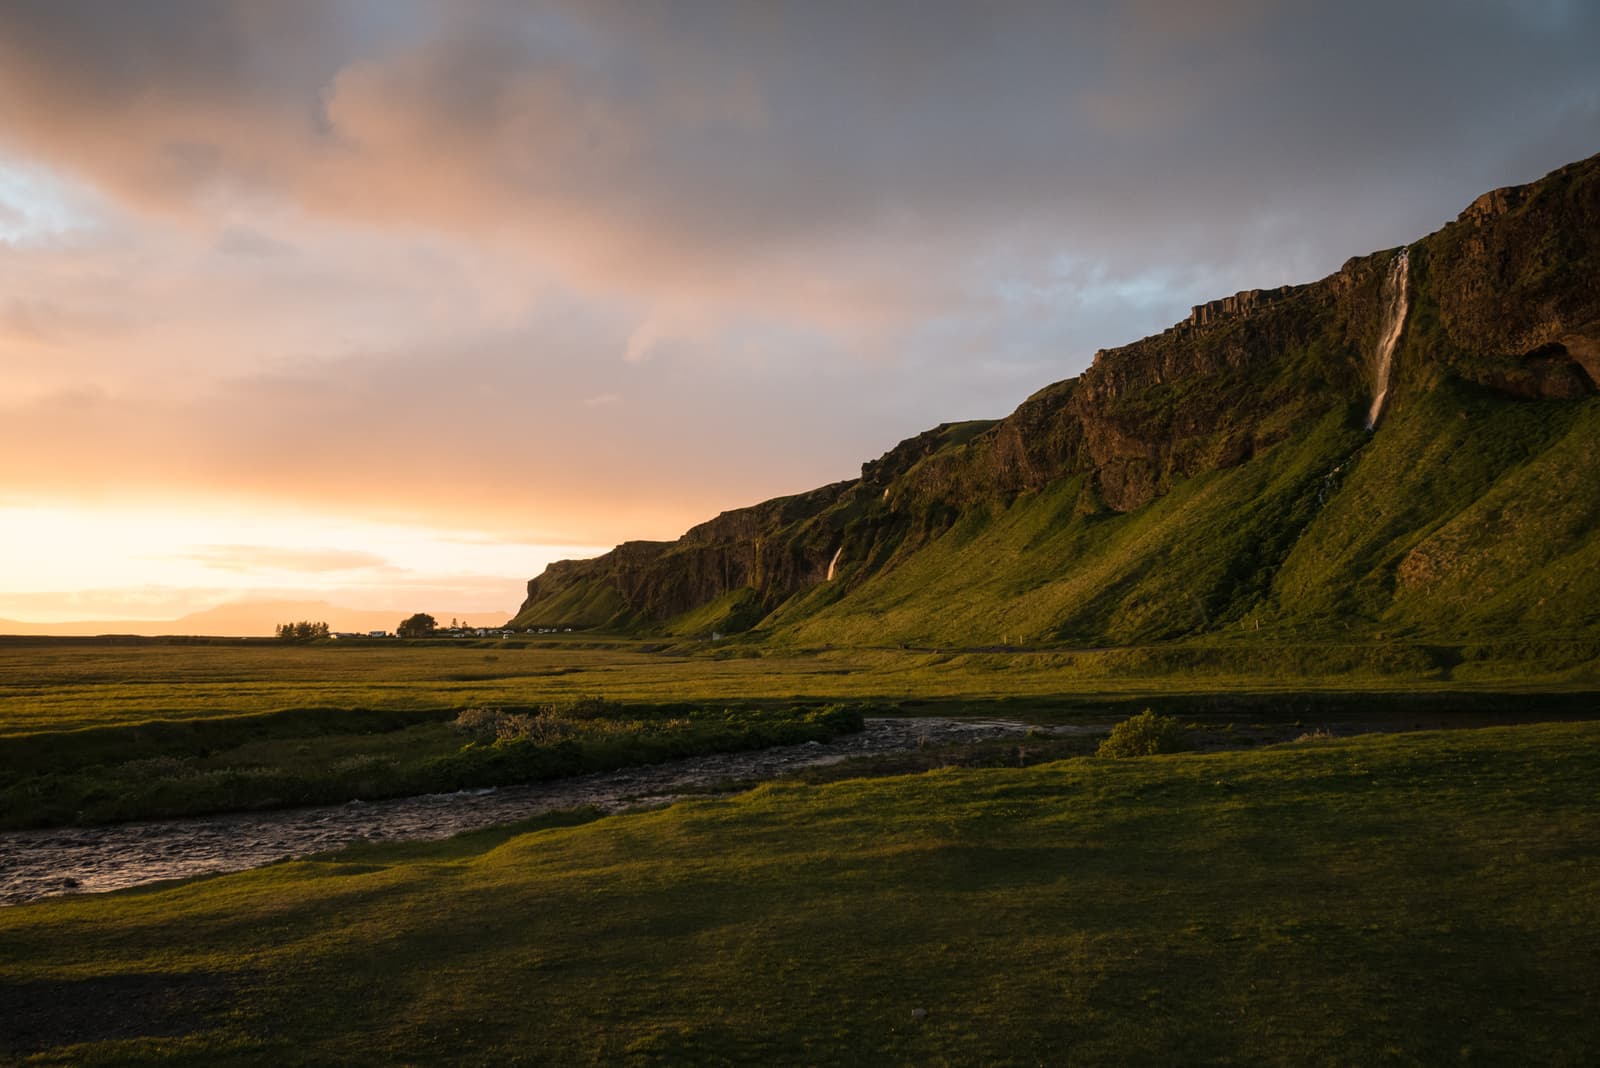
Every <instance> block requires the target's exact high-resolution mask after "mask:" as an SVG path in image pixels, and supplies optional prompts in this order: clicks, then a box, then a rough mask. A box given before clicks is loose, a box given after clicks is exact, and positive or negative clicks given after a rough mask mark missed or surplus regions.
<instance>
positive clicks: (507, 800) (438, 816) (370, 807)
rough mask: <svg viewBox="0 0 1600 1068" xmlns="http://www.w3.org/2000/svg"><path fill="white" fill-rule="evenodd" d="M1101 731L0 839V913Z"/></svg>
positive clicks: (717, 757)
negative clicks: (586, 812) (813, 771)
mask: <svg viewBox="0 0 1600 1068" xmlns="http://www.w3.org/2000/svg"><path fill="white" fill-rule="evenodd" d="M1105 729H1106V728H1105V726H1104V725H1075V726H1070V727H1036V726H1031V725H1029V724H1026V723H1017V722H1013V721H1010V720H994V719H985V720H957V719H945V718H932V717H921V718H907V719H869V720H867V724H866V729H865V730H863V731H862V732H860V733H859V734H850V735H844V736H842V737H839V738H835V739H833V740H832V741H829V742H807V743H806V744H804V745H786V746H777V747H775V748H772V749H757V750H752V751H749V752H743V753H715V754H712V755H710V756H700V757H691V758H689V759H687V760H676V761H672V762H671V763H666V764H653V765H649V766H646V767H638V768H624V769H621V770H618V771H606V772H595V773H593V774H589V775H580V776H576V777H573V778H569V779H558V780H553V781H550V782H544V783H537V784H533V785H528V786H506V787H500V788H498V789H492V790H467V791H462V792H460V793H453V794H427V795H424V796H421V797H400V798H394V799H391V800H387V801H369V802H361V801H352V802H350V803H348V804H344V805H324V806H318V807H314V808H295V809H281V810H277V811H270V812H249V813H231V814H227V815H221V816H203V817H193V818H188V819H176V820H158V821H150V822H143V823H123V824H117V825H114V826H110V827H59V828H50V829H46V830H37V831H8V832H3V833H0V904H18V903H21V902H25V901H33V900H36V899H38V898H42V897H53V896H56V895H59V894H72V893H94V892H101V891H106V890H120V889H122V888H123V887H128V886H137V885H139V884H140V883H149V882H155V881H157V880H161V879H180V878H184V877H186V876H191V875H202V874H206V873H209V872H229V871H242V870H244V869H245V868H255V867H259V866H261V865H263V864H270V863H272V862H273V861H275V860H281V859H283V858H285V857H303V856H307V855H310V854H312V853H324V852H327V851H329V850H333V849H338V848H340V847H341V846H345V845H349V844H351V843H353V842H371V841H399V840H406V839H434V838H448V837H450V836H451V835H454V834H460V833H461V832H463V831H471V830H477V829H479V828H482V827H490V826H493V825H495V824H499V823H510V822H512V821H514V820H520V819H526V818H527V817H529V816H535V815H538V814H539V813H541V812H551V811H555V810H559V809H569V808H580V807H584V806H593V807H595V808H598V809H601V810H602V811H606V812H619V811H622V810H623V809H628V808H636V807H640V806H645V805H657V804H663V803H666V802H670V801H674V800H676V799H678V798H680V797H682V796H684V795H686V794H690V793H695V792H700V791H704V790H705V789H706V788H707V787H710V786H713V785H715V784H717V783H721V782H726V781H729V780H733V781H747V780H759V779H770V778H774V777H776V776H778V775H781V774H783V773H785V772H788V771H793V770H795V769H798V768H804V767H810V766H815V765H819V764H832V763H836V762H838V761H841V760H847V759H849V758H850V757H855V756H862V755H866V754H872V753H887V752H893V751H895V750H905V749H915V748H917V747H918V746H920V745H950V744H955V743H963V742H980V741H988V740H991V739H996V738H1011V737H1021V736H1023V735H1025V734H1027V732H1028V731H1030V730H1039V731H1044V732H1047V733H1054V734H1097V733H1103V732H1104V731H1105Z"/></svg>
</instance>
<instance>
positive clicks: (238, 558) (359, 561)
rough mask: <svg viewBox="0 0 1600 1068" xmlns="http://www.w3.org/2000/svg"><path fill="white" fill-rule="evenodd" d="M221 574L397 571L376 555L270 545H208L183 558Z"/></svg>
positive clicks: (182, 557) (347, 550) (344, 550)
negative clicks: (222, 572) (240, 572)
mask: <svg viewBox="0 0 1600 1068" xmlns="http://www.w3.org/2000/svg"><path fill="white" fill-rule="evenodd" d="M179 559H184V560H193V561H195V562H197V563H201V564H204V565H205V566H207V567H211V568H215V569H217V570H219V571H243V572H249V571H260V570H263V569H268V570H273V571H304V572H309V573H312V574H319V573H322V572H328V571H362V570H369V569H383V570H386V571H390V572H392V571H394V570H395V568H394V567H393V565H392V564H391V563H390V562H389V561H388V560H387V559H385V558H384V557H382V556H379V555H378V554H376V553H369V552H362V551H361V550H359V549H280V548H275V547H273V546H270V545H207V546H203V547H201V548H199V549H196V550H195V551H193V552H189V553H184V554H182V556H181V557H179Z"/></svg>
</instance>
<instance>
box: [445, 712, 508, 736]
mask: <svg viewBox="0 0 1600 1068" xmlns="http://www.w3.org/2000/svg"><path fill="white" fill-rule="evenodd" d="M501 715H502V713H501V711H500V710H499V709H498V708H463V709H462V710H461V712H460V713H459V714H458V715H457V716H456V718H455V720H454V721H452V722H451V724H450V727H451V729H452V730H455V731H457V732H459V733H461V734H474V735H478V736H480V737H493V736H494V735H495V734H496V733H498V727H499V724H500V717H501Z"/></svg>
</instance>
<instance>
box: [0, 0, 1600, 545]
mask: <svg viewBox="0 0 1600 1068" xmlns="http://www.w3.org/2000/svg"><path fill="white" fill-rule="evenodd" d="M1419 42H1426V47H1422V46H1421V45H1419ZM1597 42H1600V9H1597V8H1596V7H1595V6H1594V5H1585V4H1570V5H1559V4H1546V5H1542V6H1539V7H1538V8H1537V9H1533V8H1528V7H1522V6H1517V5H1506V4H1497V3H1488V2H1469V3H1457V2H1449V3H1446V2H1442V0H1441V2H1418V3H1412V4H1405V5H1392V4H1378V3H1375V2H1371V3H1369V2H1352V3H1348V4H1341V5H1312V4H1305V3H1290V4H1267V3H1253V2H1230V3H1209V4H1191V3H1184V4H1179V3H1153V2H1143V3H1131V4H1115V5H1111V4H1099V5H1097V4H1070V5H1069V4H1028V3H1017V4H1012V5H1000V6H995V5H976V4H973V5H944V4H927V3H915V4H912V3H893V2H886V3H875V4H870V5H853V6H839V5H827V4H798V3H797V4H764V5H745V4H732V3H729V4H719V3H702V2H688V0H686V2H682V3H674V4H671V5H650V4H637V3H606V2H589V0H586V2H583V3H576V2H574V3H560V2H550V3H542V4H531V5H530V4H523V3H510V2H506V3H497V2H487V0H483V2H474V3H467V2H463V3H450V4H445V3H430V2H419V3H407V4H394V3H390V2H388V0H368V2H357V0H346V2H333V0H329V2H320V0H319V2H312V0H285V2H274V3H270V4H263V3H256V2H253V0H149V2H146V3H141V4H139V5H115V4H104V3H94V2H89V0H13V2H10V3H7V4H4V5H0V153H4V154H5V156H6V157H8V158H9V159H10V160H12V161H16V162H17V163H19V164H20V167H19V168H13V169H12V171H6V172H4V173H12V172H13V171H14V172H15V173H18V174H21V173H24V172H26V174H27V175H29V176H31V177H29V178H28V180H27V181H26V182H22V183H21V184H18V183H17V182H12V183H11V184H4V183H0V200H3V201H4V203H5V204H6V205H9V207H10V210H11V216H8V218H11V219H12V221H10V222H6V221H4V220H0V228H5V227H10V228H12V229H16V228H17V223H16V221H15V218H14V216H16V215H18V214H20V215H22V216H24V217H26V219H27V220H32V221H31V222H25V223H24V224H23V228H22V229H23V230H25V231H26V237H25V238H19V239H18V240H16V241H14V242H10V243H0V292H3V293H5V294H6V296H5V299H4V302H3V304H0V346H3V347H4V352H3V361H0V385H3V387H4V388H3V391H0V397H3V399H0V406H3V407H4V418H3V419H0V468H4V469H5V471H6V475H5V476H4V480H3V482H0V491H3V492H6V493H12V494H22V495H33V496H41V497H49V496H56V497H60V496H71V495H76V496H79V497H83V498H85V499H96V498H101V497H107V498H115V497H118V496H119V495H134V496H137V495H141V494H145V495H148V494H153V493H157V492H161V493H167V494H170V495H174V496H179V497H183V498H185V499H191V498H202V497H205V496H207V495H211V494H220V495H228V494H232V493H244V494H248V495H252V496H253V497H255V498H258V499H262V500H269V501H275V502H285V503H302V504H304V503H310V504H314V505H315V506H317V507H319V508H328V509H340V510H353V511H359V512H361V513H362V514H366V515H377V516H392V515H400V516H405V517H408V518H417V517H419V516H424V515H425V516H427V517H430V520H432V521H437V520H439V517H445V518H452V517H460V516H465V517H469V518H470V520H471V523H472V524H474V525H481V526H484V527H493V528H495V529H507V530H509V529H514V530H520V531H531V532H534V533H535V534H536V535H537V536H538V539H539V540H542V541H545V542H550V541H557V540H563V539H566V540H571V539H579V540H584V541H589V540H594V541H600V540H619V539H621V538H623V537H627V536H630V535H654V536H664V535H671V534H675V533H677V532H678V531H680V530H682V529H683V528H684V527H686V526H688V525H689V524H690V523H691V522H693V521H694V520H696V519H698V518H703V516H704V515H706V514H709V513H710V512H713V511H716V510H718V509H720V508H723V507H730V506H734V505H738V504H742V503H749V502H750V501H752V500H755V499H758V498H760V497H764V496H768V495H771V494H775V493H779V492H786V491H795V490H799V489H803V488H806V487H807V486H809V485H813V484H816V483H819V482H822V481H826V480H830V479H833V478H838V477H845V476H847V475H848V474H850V473H851V472H852V471H853V470H854V469H855V465H856V464H857V463H859V461H860V460H861V459H863V458H865V457H868V456H871V455H874V454H875V453H877V452H879V451H881V450H882V449H884V448H887V447H888V446H889V445H892V444H893V443H894V441H896V440H898V439H899V438H901V437H904V436H908V435H909V434H911V433H915V432H916V431H918V430H920V429H923V428H924V427H926V426H928V425H932V424H933V423H936V422H939V421H941V420H944V419H949V418H959V417H977V416H993V415H999V414H1003V413H1004V412H1005V411H1006V410H1008V409H1009V408H1010V407H1011V406H1013V405H1014V404H1015V403H1016V402H1017V401H1019V400H1020V399H1021V398H1022V397H1024V396H1026V395H1027V394H1028V393H1029V392H1031V391H1032V390H1033V389H1034V388H1036V387H1037V386H1039V385H1042V384H1043V383H1045V382H1048V381H1052V380H1055V379H1059V378H1062V377H1066V376H1068V375H1070V374H1072V373H1075V372H1076V371H1077V370H1079V369H1081V368H1082V367H1083V366H1084V365H1085V364H1086V362H1087V360H1088V357H1089V355H1090V353H1092V352H1093V351H1094V349H1096V348H1099V347H1102V346H1107V345H1115V344H1119V343H1122V342H1125V341H1128V340H1131V339H1133V338H1134V337H1137V336H1139V335H1141V334H1143V333H1148V332H1152V331H1154V330H1159V329H1160V328H1162V327H1163V326H1165V325H1167V324H1169V323H1171V322H1173V321H1175V320H1177V319H1179V318H1181V317H1182V315H1183V314H1185V313H1186V311H1187V307H1188V305H1189V304H1191V303H1195V302H1198V301H1200V300H1204V299H1208V298H1210V297H1214V296H1218V295H1222V294H1226V293H1230V292H1233V291H1234V290H1237V289H1240V288H1244V287H1246V286H1250V285H1271V284H1279V283H1282V282H1287V281H1297V280H1307V279H1310V278H1314V277H1317V276H1318V275H1320V274H1322V273H1325V272H1327V271H1329V270H1332V269H1334V268H1336V267H1337V265H1338V264H1339V263H1340V262H1342V261H1343V260H1344V259H1345V258H1346V257H1348V256H1350V255H1353V254H1358V253H1362V252H1366V251H1369V250H1371V249H1373V248H1378V247H1383V246H1386V245H1389V244H1393V243H1394V242H1396V241H1399V240H1403V239H1405V238H1407V237H1412V236H1416V235H1418V234H1420V233H1423V232H1426V231H1427V230H1429V229H1432V228H1433V227H1435V226H1437V225H1439V224H1440V223H1441V222H1443V221H1444V220H1446V219H1448V218H1449V217H1451V216H1452V215H1453V214H1454V213H1455V212H1456V211H1457V210H1459V209H1460V208H1461V207H1462V206H1464V204H1465V203H1466V202H1467V201H1468V200H1470V199H1471V197H1472V196H1474V195H1476V194H1477V193H1479V192H1481V191H1482V190H1483V189H1486V188H1490V187H1492V186H1496V185H1500V184H1505V183H1507V182H1511V181H1520V180H1527V179H1530V178H1533V177H1536V176H1537V175H1538V174H1539V173H1541V171H1542V170H1544V169H1547V168H1549V167H1551V166H1554V165H1557V164H1559V163H1562V162H1565V161H1567V160H1568V159H1571V158H1575V157H1577V156H1581V155H1584V154H1586V153H1587V152H1590V151H1593V149H1594V148H1595V147H1596V146H1597V145H1600V90H1597V84H1596V83H1597V76H1596V74H1595V71H1594V63H1593V54H1594V49H1595V45H1596V44H1597ZM40 175H43V176H45V179H41V178H39V177H38V176H40ZM46 179H48V180H46ZM19 190H20V192H19ZM63 190H64V191H66V192H61V191H63ZM53 193H60V196H58V197H57V200H58V201H59V203H56V204H54V206H52V204H51V203H49V202H48V201H49V195H50V194H53ZM69 194H70V195H69ZM68 221H70V222H71V224H72V225H70V226H69V225H66V222H68ZM46 223H49V225H46ZM19 232H20V231H19ZM624 396H625V397H627V398H628V403H627V405H626V407H625V408H623V409H619V410H618V411H611V412H607V411H605V409H607V408H617V407H618V406H617V404H616V402H615V401H613V400H612V399H611V398H621V397H624ZM622 412H625V414H626V416H627V418H626V419H623V418H619V414H621V413H622ZM40 442H49V443H50V444H49V448H47V449H41V448H40Z"/></svg>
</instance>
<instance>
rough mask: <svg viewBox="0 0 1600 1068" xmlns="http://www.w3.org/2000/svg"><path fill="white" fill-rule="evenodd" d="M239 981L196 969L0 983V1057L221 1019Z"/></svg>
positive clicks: (187, 1028)
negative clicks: (187, 972)
mask: <svg viewBox="0 0 1600 1068" xmlns="http://www.w3.org/2000/svg"><path fill="white" fill-rule="evenodd" d="M239 985H240V984H239V981H238V978H237V977H236V976H230V975H218V974H210V973H204V972H196V973H193V974H188V975H183V974H172V973H159V972H158V973H153V974H143V975H103V976H94V977H92V978H88V979H34V980H28V981H25V982H4V981H0V1006H4V1010H3V1011H0V1054H5V1055H6V1056H9V1057H23V1056H27V1055H28V1054H31V1053H38V1052H41V1051H43V1050H48V1049H52V1048H54V1047H56V1046H67V1045H74V1044H77V1043H80V1042H107V1041H114V1040H117V1039H127V1038H173V1037H177V1036H179V1035H186V1034H190V1033H192V1032H194V1031H200V1030H206V1029H209V1028H212V1027H216V1026H219V1025H220V1024H221V1023H222V1022H223V1021H224V1019H225V1017H226V1014H227V1012H228V1011H229V1009H230V1008H231V1007H232V1005H233V1003H234V1001H235V999H236V994H237V992H238V989H239Z"/></svg>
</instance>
